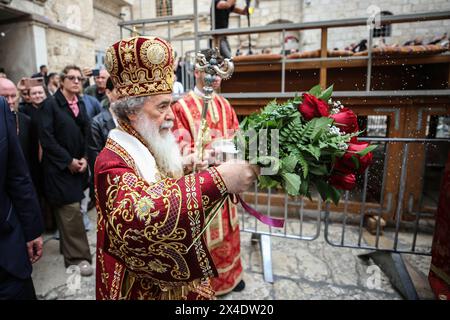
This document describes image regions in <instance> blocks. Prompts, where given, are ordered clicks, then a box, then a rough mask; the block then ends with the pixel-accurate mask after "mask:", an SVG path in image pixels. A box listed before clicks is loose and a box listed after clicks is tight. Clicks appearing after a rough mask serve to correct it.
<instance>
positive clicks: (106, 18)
mask: <svg viewBox="0 0 450 320" xmlns="http://www.w3.org/2000/svg"><path fill="white" fill-rule="evenodd" d="M120 13H121V6H120V5H118V4H117V3H114V2H112V1H107V0H96V1H95V2H94V37H95V50H96V51H102V52H104V51H105V49H106V48H107V47H109V46H110V45H112V44H113V43H114V42H116V41H118V40H120V28H119V26H118V23H119V22H120V21H122V19H121V18H120Z"/></svg>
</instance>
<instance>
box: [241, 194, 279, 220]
mask: <svg viewBox="0 0 450 320" xmlns="http://www.w3.org/2000/svg"><path fill="white" fill-rule="evenodd" d="M235 196H236V198H237V200H238V201H237V202H240V203H241V205H242V207H243V208H244V210H245V211H247V212H248V213H249V214H251V215H252V216H254V217H255V218H256V219H258V220H259V221H261V222H262V223H264V224H266V225H268V226H271V227H275V228H283V226H284V219H276V218H271V217H269V216H266V215H264V214H262V213H261V212H258V211H256V210H255V209H253V208H252V207H250V206H249V205H248V204H247V203H246V202H245V201H244V200H242V198H241V197H240V196H239V195H237V194H236V195H235ZM237 202H236V203H235V204H237Z"/></svg>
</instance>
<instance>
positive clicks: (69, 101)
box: [38, 65, 93, 276]
mask: <svg viewBox="0 0 450 320" xmlns="http://www.w3.org/2000/svg"><path fill="white" fill-rule="evenodd" d="M82 80H83V78H82V76H81V69H80V68H79V67H77V66H74V65H72V66H67V67H65V68H64V70H63V72H62V74H61V81H62V88H61V89H59V90H58V91H56V93H55V94H54V95H53V96H52V97H49V98H48V99H47V100H46V101H45V102H44V104H43V106H42V109H41V111H40V113H39V119H38V125H39V139H40V141H41V145H42V150H43V157H42V164H43V168H44V192H45V194H46V196H47V199H48V200H49V201H50V203H51V204H52V205H53V206H54V212H55V215H56V222H57V225H58V229H59V232H60V246H61V252H62V254H63V255H64V262H65V265H66V267H68V266H70V265H78V266H79V267H80V274H81V275H83V276H89V275H92V272H93V270H92V267H91V265H90V264H91V260H92V259H91V253H90V250H89V243H88V240H87V237H86V232H85V230H84V225H83V219H82V216H81V213H80V201H81V199H83V198H84V194H83V190H84V189H85V188H86V186H87V178H88V175H87V173H88V172H87V165H88V162H87V151H88V140H87V139H88V136H89V134H90V127H89V118H88V116H87V112H86V107H85V105H84V103H83V100H82V99H81V98H80V97H79V96H78V95H79V93H80V91H81V84H82Z"/></svg>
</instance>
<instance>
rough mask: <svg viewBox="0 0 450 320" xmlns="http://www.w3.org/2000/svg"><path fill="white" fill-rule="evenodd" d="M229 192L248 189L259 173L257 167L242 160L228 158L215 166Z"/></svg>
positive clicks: (239, 191)
mask: <svg viewBox="0 0 450 320" xmlns="http://www.w3.org/2000/svg"><path fill="white" fill-rule="evenodd" d="M217 171H219V173H220V175H221V176H222V179H223V181H224V183H225V186H226V187H227V189H228V192H229V193H241V192H244V191H247V190H248V189H250V188H251V187H252V185H253V182H254V181H255V180H256V178H257V176H258V175H259V167H258V166H255V165H251V164H249V163H248V162H245V161H242V160H230V161H227V162H225V163H223V164H221V165H220V166H218V167H217Z"/></svg>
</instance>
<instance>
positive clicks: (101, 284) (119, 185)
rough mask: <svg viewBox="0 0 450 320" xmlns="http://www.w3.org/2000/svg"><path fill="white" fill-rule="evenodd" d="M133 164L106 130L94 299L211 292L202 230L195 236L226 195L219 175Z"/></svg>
mask: <svg viewBox="0 0 450 320" xmlns="http://www.w3.org/2000/svg"><path fill="white" fill-rule="evenodd" d="M115 130H117V129H115ZM117 132H118V131H117ZM121 134H123V133H121ZM137 164H138V162H137V161H135V159H133V158H132V157H131V156H130V153H129V152H128V151H127V150H125V149H124V148H123V147H122V146H121V145H119V144H118V143H116V142H115V141H114V140H112V139H111V138H110V139H108V142H107V144H106V147H105V149H103V151H102V152H101V153H100V154H99V156H98V158H97V161H96V163H95V191H96V196H97V197H96V198H97V212H98V226H97V227H98V228H97V229H98V230H97V270H96V272H97V273H96V296H97V299H211V298H213V296H214V292H213V291H212V289H211V285H210V281H209V278H210V277H214V276H215V275H216V274H217V273H216V270H215V268H214V265H213V263H212V260H211V256H210V254H209V252H208V249H207V246H206V243H205V240H204V238H203V236H201V237H200V238H199V239H198V241H195V242H194V240H195V239H196V238H197V237H198V236H199V234H200V233H201V231H202V230H203V228H204V225H205V217H204V212H205V210H206V209H207V208H209V207H210V206H212V205H213V204H214V202H216V201H218V200H220V199H221V198H222V197H224V196H225V195H226V187H225V184H224V183H223V180H222V178H221V177H220V175H219V173H218V172H217V170H215V169H214V168H211V169H209V170H207V171H204V172H201V173H198V174H191V175H187V176H184V177H182V178H180V179H169V178H168V179H161V178H157V179H156V180H155V182H153V183H149V182H148V181H147V180H145V179H143V178H142V177H141V176H140V170H139V166H138V165H137ZM149 165H150V164H149ZM193 243H194V244H193ZM191 244H193V245H192V246H191Z"/></svg>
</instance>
